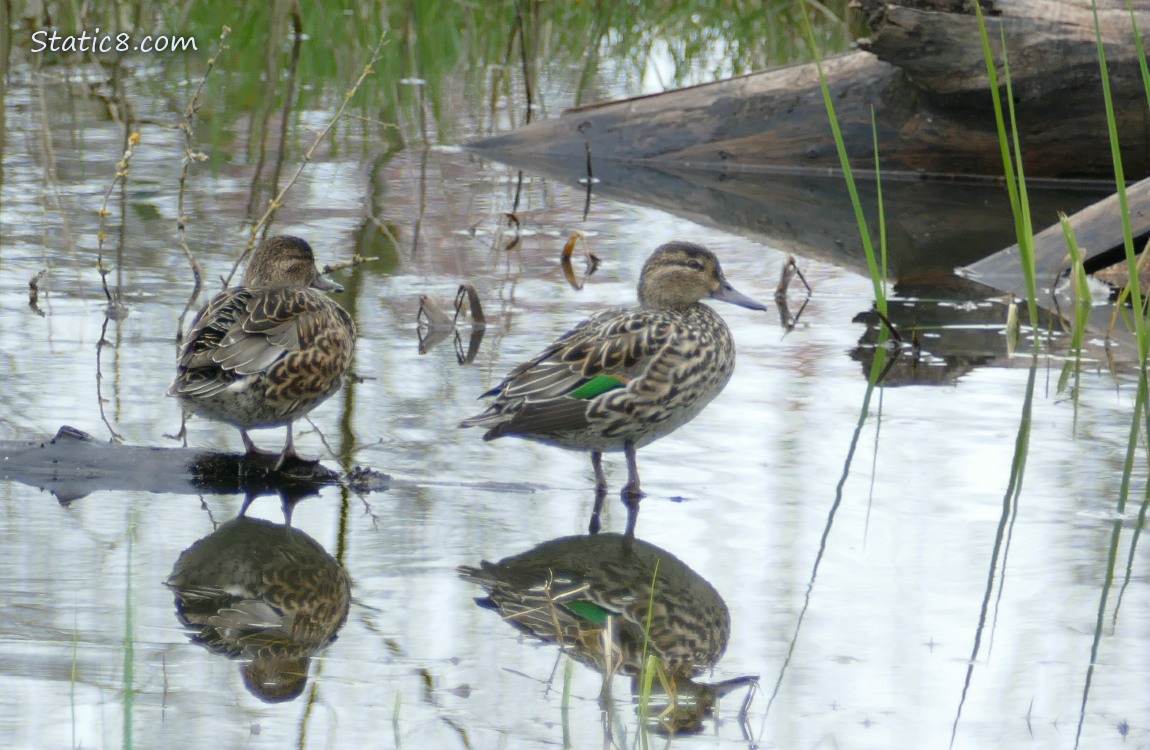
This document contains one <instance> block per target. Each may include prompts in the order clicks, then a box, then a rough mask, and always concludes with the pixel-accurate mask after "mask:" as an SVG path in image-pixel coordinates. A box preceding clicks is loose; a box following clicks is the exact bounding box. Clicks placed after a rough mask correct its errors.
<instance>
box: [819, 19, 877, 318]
mask: <svg viewBox="0 0 1150 750" xmlns="http://www.w3.org/2000/svg"><path fill="white" fill-rule="evenodd" d="M808 4H811V5H812V6H813V7H816V8H817V7H818V6H817V5H815V4H814V3H812V0H803V3H802V20H803V38H804V40H805V41H806V44H807V48H808V50H809V51H810V54H811V59H812V60H814V63H815V68H816V69H817V70H818V74H819V88H820V89H821V90H822V94H823V105H824V106H825V107H826V110H827V119H828V120H829V121H830V126H831V134H832V135H833V136H834V141H835V149H836V150H837V151H838V155H839V165H840V166H841V167H842V170H843V179H844V180H846V184H847V192H849V193H850V197H851V206H852V207H853V208H854V212H855V223H856V224H857V225H858V229H859V238H860V239H861V240H862V245H863V252H864V253H865V254H866V263H867V271H868V273H869V274H870V278H871V283H872V284H873V285H874V297H875V307H877V308H878V310H879V312H881V313H882V314H883V315H884V316H885V315H886V314H887V304H886V289H885V284H886V275H885V261H884V269H883V272H882V273H880V269H879V267H878V261H877V260H876V258H875V252H874V243H873V242H872V241H871V236H870V230H869V228H868V227H867V221H866V215H865V214H863V209H862V201H860V200H859V194H858V188H857V187H856V186H855V179H854V172H853V171H852V170H851V164H850V160H849V159H848V158H847V150H846V145H845V143H844V141H843V134H842V130H841V129H840V128H839V121H838V116H837V115H836V114H835V104H834V100H833V99H832V98H831V92H830V89H829V88H828V86H827V77H826V74H825V73H824V72H823V63H822V57H821V56H820V55H819V50H818V45H817V44H815V34H814V30H813V28H812V27H811V20H810V17H809V16H808V14H807V7H806V6H807V5H808ZM871 117H872V123H873V117H874V115H873V112H872V115H871ZM876 138H877V136H876ZM876 158H877V157H876Z"/></svg>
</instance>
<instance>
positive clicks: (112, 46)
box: [32, 28, 197, 52]
mask: <svg viewBox="0 0 1150 750" xmlns="http://www.w3.org/2000/svg"><path fill="white" fill-rule="evenodd" d="M196 49H197V47H196V39H195V37H191V36H178V35H175V34H148V35H146V36H142V37H133V36H132V35H131V34H128V33H123V32H122V33H119V34H101V33H100V29H99V28H97V29H96V31H95V33H92V34H89V33H88V32H87V31H81V32H80V33H79V34H60V33H58V32H56V31H55V30H54V29H53V30H47V29H41V30H40V31H37V32H34V33H33V34H32V51H33V52H187V51H188V50H196Z"/></svg>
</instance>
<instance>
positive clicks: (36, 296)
mask: <svg viewBox="0 0 1150 750" xmlns="http://www.w3.org/2000/svg"><path fill="white" fill-rule="evenodd" d="M47 273H48V269H47V268H44V269H41V270H40V271H38V272H37V273H36V275H35V276H33V277H32V278H30V279H28V307H30V308H32V312H34V313H36V314H37V315H39V316H40V317H41V318H42V317H44V311H43V310H41V309H40V280H41V279H43V278H44V275H45V274H47Z"/></svg>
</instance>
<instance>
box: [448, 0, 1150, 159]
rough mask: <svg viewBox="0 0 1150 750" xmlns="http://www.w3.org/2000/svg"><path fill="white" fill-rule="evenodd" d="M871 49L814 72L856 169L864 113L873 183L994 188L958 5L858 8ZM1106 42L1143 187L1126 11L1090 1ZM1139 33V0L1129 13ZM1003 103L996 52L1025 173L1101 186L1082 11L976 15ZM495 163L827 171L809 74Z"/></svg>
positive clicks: (611, 115) (709, 94)
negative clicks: (888, 177)
mask: <svg viewBox="0 0 1150 750" xmlns="http://www.w3.org/2000/svg"><path fill="white" fill-rule="evenodd" d="M856 5H857V7H859V8H861V9H862V10H863V11H864V12H866V13H867V16H868V22H869V25H870V27H871V29H872V35H871V36H870V37H868V38H866V39H860V40H859V42H858V44H859V47H860V48H861V51H858V52H854V53H850V54H847V55H843V56H840V57H835V58H832V59H828V60H826V61H825V62H824V63H823V69H824V72H825V74H826V81H827V86H828V88H829V90H830V94H831V97H832V99H833V101H834V105H835V111H836V114H837V117H838V120H839V123H840V126H841V128H842V132H843V137H844V140H845V144H846V148H847V151H848V153H849V154H850V159H851V162H852V165H854V166H857V167H861V168H870V167H872V166H873V164H874V152H873V147H872V143H873V141H872V119H871V115H872V109H873V114H874V123H875V126H876V128H877V137H878V150H879V154H880V157H881V160H882V165H883V169H887V170H893V171H921V172H931V173H949V174H962V175H994V176H997V175H1001V174H1002V161H1001V153H1000V150H999V144H998V136H997V131H996V128H995V121H994V113H993V109H992V106H991V96H990V87H989V82H988V78H987V75H986V67H985V63H984V62H983V56H982V43H981V38H980V36H979V32H978V22H977V19H976V17H975V16H974V14H973V6H972V5H971V4H970V3H968V2H958V1H956V0H897V1H896V2H889V1H888V2H880V1H879V0H859V1H858V2H857V3H856ZM1099 6H1100V10H1099V13H1098V17H1099V25H1100V28H1101V35H1102V39H1103V41H1104V44H1105V48H1106V55H1107V63H1108V66H1109V70H1110V82H1111V87H1112V92H1113V97H1114V101H1115V102H1116V103H1118V106H1117V107H1116V113H1115V114H1116V116H1117V118H1118V132H1119V136H1120V139H1121V142H1122V154H1123V158H1124V161H1125V164H1126V173H1127V174H1128V175H1132V176H1133V175H1137V176H1146V175H1147V174H1150V117H1148V109H1147V107H1146V106H1145V102H1146V94H1145V92H1144V91H1143V87H1142V79H1141V75H1140V71H1139V66H1138V58H1137V49H1136V47H1135V43H1134V35H1133V32H1132V26H1131V19H1130V13H1129V12H1128V11H1127V9H1126V6H1125V2H1124V0H1101V1H1100V2H1099ZM1134 6H1135V16H1136V18H1137V20H1138V24H1139V28H1140V29H1150V0H1137V1H1136V2H1134ZM983 7H984V15H985V21H986V24H987V31H988V34H989V37H990V39H991V45H992V47H993V48H994V49H995V53H996V60H997V62H998V73H999V80H1000V85H1001V86H1002V87H1003V93H1004V94H1005V69H1004V64H1003V57H1002V54H1001V41H1000V39H1001V38H1005V40H1006V50H1007V59H1008V60H1009V63H1010V77H1011V82H1012V89H1013V93H1014V97H1015V103H1016V109H1017V122H1018V126H1019V135H1020V139H1021V145H1022V152H1023V159H1024V164H1025V168H1026V173H1027V175H1029V176H1031V177H1059V178H1069V177H1101V178H1107V177H1110V176H1111V174H1112V169H1111V155H1110V145H1109V141H1108V138H1107V128H1106V119H1105V109H1104V107H1103V98H1102V86H1101V75H1100V72H1099V64H1098V53H1097V49H1096V46H1095V33H1094V25H1093V15H1092V13H1091V9H1090V3H1089V2H1088V1H1086V0H993V2H984V3H983ZM471 148H474V149H477V150H480V151H483V152H486V153H490V154H491V155H492V156H494V157H495V158H498V159H499V160H500V161H507V162H509V163H512V164H518V163H520V160H522V159H523V158H531V159H532V160H533V161H536V162H538V161H540V160H542V161H546V162H549V163H551V164H553V165H554V166H555V167H556V168H560V169H562V170H564V171H567V172H571V171H574V172H578V173H583V172H585V171H586V164H587V161H588V155H589V158H590V162H591V164H592V167H593V168H594V164H595V163H596V162H598V161H601V160H623V161H628V162H633V163H652V162H654V163H658V164H672V163H673V164H675V165H676V166H678V167H680V168H683V167H695V168H698V167H710V168H714V167H724V168H729V167H739V168H752V169H754V168H760V167H791V168H794V167H806V168H838V166H839V160H838V156H837V153H836V151H835V146H834V142H833V140H832V139H831V131H830V127H829V124H828V120H827V113H826V110H825V107H824V104H823V97H822V91H821V89H820V86H819V79H818V72H817V69H816V67H815V65H814V64H809V63H808V64H800V65H792V66H788V67H783V68H778V69H774V70H768V71H764V72H758V73H752V74H750V75H745V76H740V77H737V78H731V79H727V80H723V81H717V82H715V83H709V84H703V85H699V86H693V87H689V88H684V89H678V90H675V91H669V92H664V93H661V94H654V95H648V96H640V97H634V98H630V99H624V100H621V101H614V102H608V103H603V104H593V105H589V106H584V107H578V108H575V109H571V110H568V111H566V112H564V113H563V115H562V116H560V117H559V118H557V119H553V120H547V121H542V122H537V123H534V124H531V125H528V126H526V127H523V128H520V129H518V130H515V131H512V132H510V133H506V134H502V135H497V136H494V137H491V138H486V139H483V140H480V141H477V142H474V143H472V144H471Z"/></svg>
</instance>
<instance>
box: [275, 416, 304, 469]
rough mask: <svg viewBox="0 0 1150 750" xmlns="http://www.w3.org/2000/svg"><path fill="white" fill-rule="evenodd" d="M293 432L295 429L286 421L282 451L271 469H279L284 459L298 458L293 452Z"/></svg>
mask: <svg viewBox="0 0 1150 750" xmlns="http://www.w3.org/2000/svg"><path fill="white" fill-rule="evenodd" d="M294 434H295V430H293V429H292V423H291V422H288V424H287V442H285V443H284V450H283V453H281V454H280V457H279V460H278V461H276V465H275V466H274V467H273V468H272V470H273V471H279V470H280V468H281V467H282V466H283V465H284V461H286V460H287V459H289V458H299V456H297V455H296V452H295V441H294V439H293V436H294Z"/></svg>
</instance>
